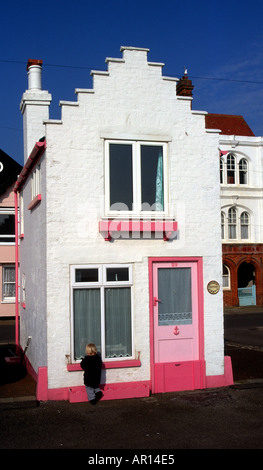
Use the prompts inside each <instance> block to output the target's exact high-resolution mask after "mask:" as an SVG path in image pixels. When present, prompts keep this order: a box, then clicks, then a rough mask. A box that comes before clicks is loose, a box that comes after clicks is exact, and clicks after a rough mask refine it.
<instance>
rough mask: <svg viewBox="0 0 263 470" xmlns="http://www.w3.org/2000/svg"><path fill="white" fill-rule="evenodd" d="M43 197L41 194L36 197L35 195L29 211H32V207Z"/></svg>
mask: <svg viewBox="0 0 263 470" xmlns="http://www.w3.org/2000/svg"><path fill="white" fill-rule="evenodd" d="M41 199H42V196H41V194H38V195H37V196H36V197H34V199H32V201H31V202H30V204H28V207H27V208H28V210H29V211H32V209H34V208H35V207H36V206H37V205H38V204H39V203H40V201H41Z"/></svg>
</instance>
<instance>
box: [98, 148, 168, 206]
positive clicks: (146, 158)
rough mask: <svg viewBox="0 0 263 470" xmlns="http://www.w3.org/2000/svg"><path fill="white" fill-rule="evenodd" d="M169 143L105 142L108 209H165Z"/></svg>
mask: <svg viewBox="0 0 263 470" xmlns="http://www.w3.org/2000/svg"><path fill="white" fill-rule="evenodd" d="M166 152H167V145H166V144H153V143H145V142H143V143H142V142H119V141H118V142H117V141H107V142H106V207H107V212H110V213H120V212H128V213H133V214H135V215H139V214H141V213H143V214H145V213H147V212H148V213H152V212H155V213H162V214H163V213H164V212H165V211H166V206H167V202H166V178H167V177H166Z"/></svg>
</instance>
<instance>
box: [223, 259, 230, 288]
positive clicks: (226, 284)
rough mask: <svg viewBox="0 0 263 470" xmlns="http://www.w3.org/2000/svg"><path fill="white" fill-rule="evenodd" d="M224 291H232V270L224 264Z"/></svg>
mask: <svg viewBox="0 0 263 470" xmlns="http://www.w3.org/2000/svg"><path fill="white" fill-rule="evenodd" d="M223 289H230V270H229V267H228V266H227V265H226V264H223Z"/></svg>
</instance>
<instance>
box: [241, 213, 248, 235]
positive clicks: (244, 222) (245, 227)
mask: <svg viewBox="0 0 263 470" xmlns="http://www.w3.org/2000/svg"><path fill="white" fill-rule="evenodd" d="M240 229H241V238H242V239H248V238H249V214H248V212H242V214H241V216H240Z"/></svg>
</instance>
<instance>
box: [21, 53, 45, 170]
mask: <svg viewBox="0 0 263 470" xmlns="http://www.w3.org/2000/svg"><path fill="white" fill-rule="evenodd" d="M42 64H43V61H42V60H33V59H30V60H28V64H27V75H28V89H27V90H26V91H25V92H24V93H23V96H22V100H21V103H20V110H21V113H22V115H23V133H24V162H26V161H27V158H28V157H29V155H30V153H31V151H32V149H33V147H34V145H35V143H36V142H38V141H39V139H41V138H42V137H44V136H45V132H46V126H45V121H47V120H48V119H49V106H50V103H51V100H52V96H51V94H50V93H49V92H48V91H47V90H42V83H41V81H42V80H41V78H42Z"/></svg>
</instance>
